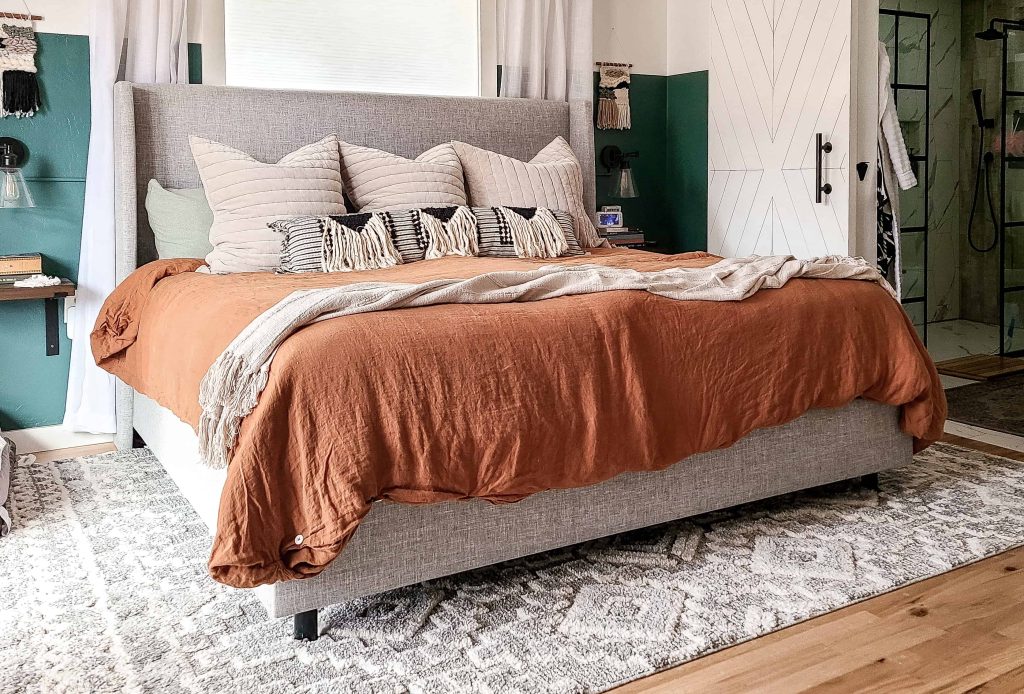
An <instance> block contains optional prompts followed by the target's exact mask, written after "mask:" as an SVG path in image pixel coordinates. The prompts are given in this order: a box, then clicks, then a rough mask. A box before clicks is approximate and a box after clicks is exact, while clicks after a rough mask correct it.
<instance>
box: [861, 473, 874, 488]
mask: <svg viewBox="0 0 1024 694" xmlns="http://www.w3.org/2000/svg"><path fill="white" fill-rule="evenodd" d="M860 483H861V484H862V485H864V486H865V487H867V488H868V489H874V490H875V491H876V492H877V491H878V490H879V487H878V473H877V472H872V473H871V474H870V475H863V476H861V478H860Z"/></svg>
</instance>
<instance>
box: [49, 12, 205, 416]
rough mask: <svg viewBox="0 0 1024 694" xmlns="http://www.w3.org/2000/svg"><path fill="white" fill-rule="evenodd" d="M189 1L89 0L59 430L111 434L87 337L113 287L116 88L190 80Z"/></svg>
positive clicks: (100, 375) (109, 411)
mask: <svg viewBox="0 0 1024 694" xmlns="http://www.w3.org/2000/svg"><path fill="white" fill-rule="evenodd" d="M187 8H188V2H187V0H91V3H90V27H89V59H90V63H89V79H90V90H91V102H92V125H91V129H90V134H89V159H88V163H87V168H86V178H85V209H84V214H83V220H82V252H81V257H80V260H79V263H78V291H77V295H76V305H75V319H74V324H73V325H72V327H71V334H72V337H73V342H72V343H71V369H70V372H69V374H68V393H67V402H66V405H65V410H64V426H66V427H68V428H69V429H71V430H73V431H85V432H92V433H102V434H106V433H113V432H114V429H115V426H114V377H113V376H111V375H110V374H108V373H107V372H105V371H103V370H101V369H100V368H99V367H97V366H96V364H95V362H94V360H93V356H92V349H91V347H90V345H89V334H90V333H91V332H92V329H93V324H94V323H95V322H96V316H97V314H98V313H99V309H100V306H101V305H102V304H103V300H104V299H105V298H106V297H107V295H108V294H110V292H111V291H113V289H114V283H115V276H114V243H115V235H114V168H113V159H114V113H113V112H114V93H113V89H114V82H115V81H117V80H118V79H119V78H122V77H123V79H126V80H128V81H131V82H153V83H167V82H170V83H174V82H187V81H188V37H187V36H186V32H187V29H186V26H187V25H186V21H185V18H186V16H187Z"/></svg>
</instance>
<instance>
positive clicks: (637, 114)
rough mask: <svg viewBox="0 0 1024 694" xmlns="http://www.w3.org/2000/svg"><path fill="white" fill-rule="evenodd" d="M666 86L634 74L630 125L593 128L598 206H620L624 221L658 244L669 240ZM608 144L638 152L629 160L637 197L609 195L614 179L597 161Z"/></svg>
mask: <svg viewBox="0 0 1024 694" xmlns="http://www.w3.org/2000/svg"><path fill="white" fill-rule="evenodd" d="M595 75H596V73H595ZM595 80H596V77H595ZM595 84H596V81H595ZM665 86H666V80H665V77H663V76H661V75H633V76H632V78H631V82H630V90H629V110H630V117H631V119H632V127H631V128H630V129H629V130H598V129H596V128H595V130H594V151H595V153H596V154H597V156H598V162H597V204H598V206H601V205H622V214H623V217H624V219H625V220H626V224H627V225H629V226H630V227H634V228H640V229H643V230H644V232H645V233H646V234H647V237H648V238H649V239H653V240H655V241H657V242H658V246H659V247H661V246H663V245H667V244H668V243H669V242H670V240H671V239H670V236H669V227H668V224H667V223H666V218H667V217H666V209H665V106H666V102H665ZM595 107H596V104H595ZM607 145H617V146H618V147H619V148H621V149H622V151H623V152H640V158H639V159H634V160H633V161H632V163H631V166H632V169H633V178H634V179H635V180H636V184H637V188H638V190H639V191H640V197H638V198H633V199H627V200H615V199H612V198H611V197H610V196H609V195H608V191H609V190H610V188H611V185H612V184H613V182H614V178H613V177H612V176H609V175H607V171H606V170H605V168H604V167H603V166H601V162H600V155H601V149H602V148H603V147H605V146H607Z"/></svg>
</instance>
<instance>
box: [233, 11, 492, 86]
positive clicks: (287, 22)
mask: <svg viewBox="0 0 1024 694" xmlns="http://www.w3.org/2000/svg"><path fill="white" fill-rule="evenodd" d="M223 1H224V78H225V82H226V83H227V84H229V85H234V86H244V87H263V88H271V89H273V88H277V89H327V90H351V91H371V92H397V93H405V94H445V95H452V96H475V95H478V94H481V93H487V92H488V91H489V86H488V79H487V73H486V71H482V70H481V62H482V56H484V55H487V53H488V52H490V53H491V60H493V48H492V49H490V51H488V49H487V48H486V47H482V45H481V44H482V43H487V42H488V41H489V39H488V36H489V34H490V33H492V32H487V31H484V32H481V18H480V15H481V10H482V9H483V11H484V12H488V11H489V9H488V8H489V6H493V2H487V1H486V0H485V1H484V2H479V1H478V0H430V1H429V2H424V1H423V0H374V1H373V2H367V1H366V0H331V1H330V2H325V1H324V0H223ZM491 20H492V21H493V18H491ZM482 34H483V36H484V39H483V42H482V41H481V35H482ZM493 71H494V70H493V68H492V69H491V72H493ZM482 74H483V75H484V78H483V79H481V75H482Z"/></svg>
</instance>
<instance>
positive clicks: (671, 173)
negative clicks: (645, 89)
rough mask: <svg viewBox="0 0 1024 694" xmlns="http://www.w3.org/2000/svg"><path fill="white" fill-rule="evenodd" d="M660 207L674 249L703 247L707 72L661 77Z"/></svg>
mask: <svg viewBox="0 0 1024 694" xmlns="http://www.w3.org/2000/svg"><path fill="white" fill-rule="evenodd" d="M665 92H666V110H665V152H666V156H665V161H666V167H665V191H664V195H665V203H664V204H665V207H666V208H667V210H668V217H667V220H668V229H669V232H668V235H669V237H670V238H671V239H672V243H673V244H674V245H673V247H674V248H675V249H676V250H680V251H704V250H707V246H708V73H707V72H706V71H705V72H690V73H686V74H683V75H672V76H670V77H668V78H667V80H666V89H665Z"/></svg>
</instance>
